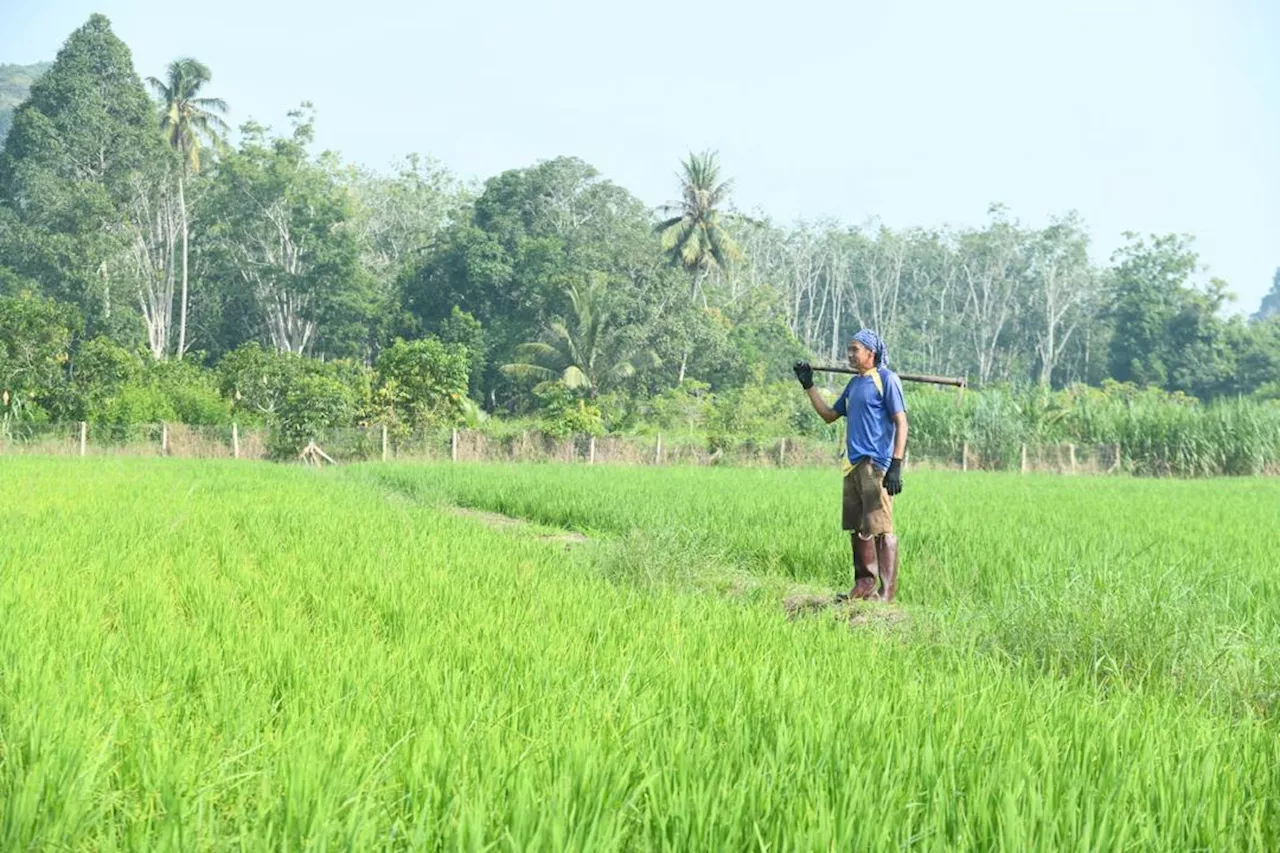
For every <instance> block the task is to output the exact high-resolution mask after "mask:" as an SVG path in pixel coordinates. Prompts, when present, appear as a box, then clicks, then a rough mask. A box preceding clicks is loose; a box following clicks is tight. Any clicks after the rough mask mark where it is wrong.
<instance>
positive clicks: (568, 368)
mask: <svg viewBox="0 0 1280 853" xmlns="http://www.w3.org/2000/svg"><path fill="white" fill-rule="evenodd" d="M607 300H608V293H607V291H606V283H605V277H604V276H603V275H601V274H599V273H593V274H592V275H591V277H590V278H589V279H588V281H587V282H586V284H584V285H581V286H579V285H576V284H575V285H571V286H570V287H569V302H570V304H571V305H572V306H573V316H572V318H571V322H572V325H570V324H569V323H566V322H564V321H563V320H555V321H553V322H552V323H550V324H549V325H548V326H547V334H546V339H545V340H541V341H531V342H529V343H525V344H520V345H519V346H518V347H516V358H517V361H515V362H513V363H511V364H504V365H503V366H502V367H501V368H500V369H501V371H502V373H503V375H504V376H509V377H511V378H512V379H536V380H538V385H537V386H536V387H535V389H534V390H535V391H536V390H538V389H541V388H544V387H546V386H547V385H549V384H552V383H555V382H560V383H563V384H564V386H565V387H566V388H569V389H572V390H584V391H586V392H587V394H588V395H589V396H591V397H595V396H596V395H597V394H598V393H599V392H600V391H601V390H603V389H605V388H608V387H609V386H610V385H614V384H616V383H618V382H620V381H622V380H623V379H626V378H628V377H630V376H633V375H634V374H635V372H636V363H637V362H641V361H643V362H646V363H656V361H657V356H656V355H654V354H653V353H652V352H651V351H648V350H645V349H643V348H642V347H641V346H639V345H638V344H637V343H636V342H634V341H633V340H631V339H630V338H629V335H628V332H629V330H628V329H627V327H625V326H618V325H615V324H614V323H613V322H612V320H613V318H612V316H611V315H610V313H609V308H608V304H607Z"/></svg>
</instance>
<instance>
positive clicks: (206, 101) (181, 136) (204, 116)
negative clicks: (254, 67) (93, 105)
mask: <svg viewBox="0 0 1280 853" xmlns="http://www.w3.org/2000/svg"><path fill="white" fill-rule="evenodd" d="M211 79H212V75H210V73H209V68H208V66H206V65H204V64H202V63H200V62H197V61H196V60H194V59H191V58H190V57H187V58H184V59H177V60H174V61H173V62H171V63H169V70H168V77H167V79H166V80H164V81H161V80H158V79H156V78H155V77H148V78H147V82H148V83H149V84H151V88H152V90H153V91H154V92H155V94H156V97H157V98H159V100H160V129H161V130H162V131H163V132H164V135H165V138H166V140H168V143H169V145H170V147H172V148H173V150H175V151H177V152H178V153H179V155H180V156H181V158H182V160H181V164H180V165H179V168H178V211H179V216H180V218H181V222H180V224H181V229H182V296H181V303H180V305H181V307H180V316H179V320H178V358H179V359H181V358H182V355H183V353H185V352H186V351H187V304H188V302H189V298H188V289H187V269H188V260H187V259H188V243H189V240H188V235H189V233H190V221H189V217H188V213H187V195H186V183H187V174H188V170H190V171H191V172H199V171H200V149H201V145H202V143H204V142H205V141H207V142H209V143H210V144H213V143H215V142H216V141H217V139H218V134H219V133H225V132H226V130H227V123H226V122H225V121H223V120H222V116H223V115H226V112H227V104H226V102H225V101H223V100H222V99H220V98H203V97H200V90H201V89H203V88H204V85H205V84H206V83H208V82H209V81H210V80H211Z"/></svg>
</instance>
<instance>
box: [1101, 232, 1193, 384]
mask: <svg viewBox="0 0 1280 853" xmlns="http://www.w3.org/2000/svg"><path fill="white" fill-rule="evenodd" d="M1125 237H1126V238H1128V240H1129V245H1127V246H1123V247H1121V248H1120V249H1119V250H1117V251H1116V253H1115V254H1114V255H1113V257H1112V260H1113V262H1114V263H1115V269H1114V271H1113V276H1114V281H1113V284H1112V291H1111V305H1110V310H1109V312H1108V314H1109V318H1110V320H1111V324H1112V335H1111V347H1110V352H1109V366H1110V374H1111V376H1112V377H1113V378H1115V379H1118V380H1120V381H1121V382H1134V383H1137V384H1139V385H1159V386H1161V387H1163V386H1164V385H1165V384H1166V383H1167V382H1168V380H1169V371H1170V368H1171V367H1172V364H1171V361H1172V360H1173V359H1174V358H1176V352H1175V349H1176V347H1177V342H1176V341H1170V340H1169V338H1168V334H1169V330H1170V324H1171V323H1172V322H1173V320H1174V319H1175V317H1177V316H1178V314H1179V312H1180V311H1181V310H1182V308H1183V307H1184V306H1185V305H1186V302H1187V294H1188V288H1187V286H1186V283H1187V279H1188V278H1189V277H1190V275H1191V274H1192V273H1193V272H1195V270H1196V268H1197V267H1198V266H1199V256H1198V255H1197V254H1196V253H1195V252H1194V251H1192V250H1191V247H1190V244H1189V242H1188V241H1187V240H1186V239H1185V238H1182V237H1178V236H1176V235H1172V234H1170V235H1166V236H1163V237H1154V238H1153V239H1152V240H1151V241H1150V242H1148V241H1147V240H1145V239H1142V238H1141V237H1139V236H1138V235H1137V234H1133V233H1126V234H1125Z"/></svg>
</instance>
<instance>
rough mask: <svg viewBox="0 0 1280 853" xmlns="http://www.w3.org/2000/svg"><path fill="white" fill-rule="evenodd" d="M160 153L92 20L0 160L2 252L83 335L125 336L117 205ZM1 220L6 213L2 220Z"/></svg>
mask: <svg viewBox="0 0 1280 853" xmlns="http://www.w3.org/2000/svg"><path fill="white" fill-rule="evenodd" d="M162 152H163V146H162V143H161V141H160V139H159V138H158V137H157V135H156V133H155V130H154V119H153V106H152V102H151V99H150V98H149V97H148V96H147V92H146V89H145V88H143V85H142V80H141V79H139V77H138V75H137V74H136V73H135V72H134V69H133V61H132V58H131V56H130V54H129V49H128V47H126V46H125V44H124V42H122V41H120V39H118V38H116V36H115V34H114V33H112V31H111V24H110V22H109V21H108V20H107V19H106V18H105V17H103V16H102V15H93V16H92V17H90V18H89V20H88V22H87V23H85V24H84V26H82V27H80V29H78V30H76V31H75V32H74V33H72V34H71V36H70V37H69V38H68V39H67V41H66V43H65V44H64V45H63V47H62V49H61V50H60V51H59V52H58V56H57V59H56V61H55V62H54V64H53V66H52V67H51V68H50V69H49V71H48V72H47V73H46V74H45V75H44V76H42V77H41V78H40V79H39V80H37V81H36V82H35V83H34V84H33V85H32V87H31V93H30V95H29V96H28V98H27V100H26V101H24V102H23V103H22V105H21V106H19V107H18V109H17V111H16V112H15V113H14V117H13V127H12V128H11V129H10V131H9V135H8V138H7V139H6V141H5V146H4V150H3V152H2V153H0V208H3V211H0V217H4V218H7V219H8V225H7V226H6V227H4V228H3V229H0V230H3V232H4V236H3V241H4V244H5V245H3V246H0V255H2V256H3V258H2V260H0V262H3V263H5V264H7V265H8V266H10V267H11V268H13V270H14V271H16V272H17V273H19V274H20V275H23V276H25V277H27V278H29V279H32V280H35V281H37V282H38V283H39V284H40V285H41V288H42V289H43V290H44V292H45V293H46V294H48V295H52V296H55V297H57V298H59V299H62V300H64V301H68V302H72V303H74V304H76V305H78V306H79V307H80V309H81V312H82V314H83V316H84V318H85V320H86V323H87V324H88V326H89V331H90V333H94V332H100V331H112V332H115V333H117V334H132V333H133V332H134V329H133V328H131V327H132V325H133V323H134V319H133V318H131V317H130V316H129V315H128V314H127V313H125V312H120V311H116V310H115V309H116V308H117V307H118V306H124V305H127V304H128V302H127V301H126V300H125V299H124V298H123V294H122V291H124V292H125V293H127V289H126V288H120V287H116V288H114V289H113V287H112V285H113V282H114V281H117V280H118V279H119V277H120V276H121V275H122V273H124V272H125V271H127V270H128V268H129V265H128V262H127V244H128V235H127V234H126V233H125V231H124V229H123V228H122V227H121V224H120V223H121V222H122V219H123V217H122V214H121V210H122V208H123V207H124V206H125V205H126V204H127V203H128V199H129V197H130V195H131V192H132V189H131V177H132V175H133V174H134V173H135V172H136V171H137V170H138V169H140V168H142V167H143V166H144V165H145V164H146V163H147V162H148V161H150V160H152V159H154V158H156V157H158V156H161V154H162ZM6 214H7V216H6Z"/></svg>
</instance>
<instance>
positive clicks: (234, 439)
mask: <svg viewBox="0 0 1280 853" xmlns="http://www.w3.org/2000/svg"><path fill="white" fill-rule="evenodd" d="M231 458H232V459H239V458H240V427H239V425H237V424H235V423H234V422H233V423H232V424H231Z"/></svg>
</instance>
